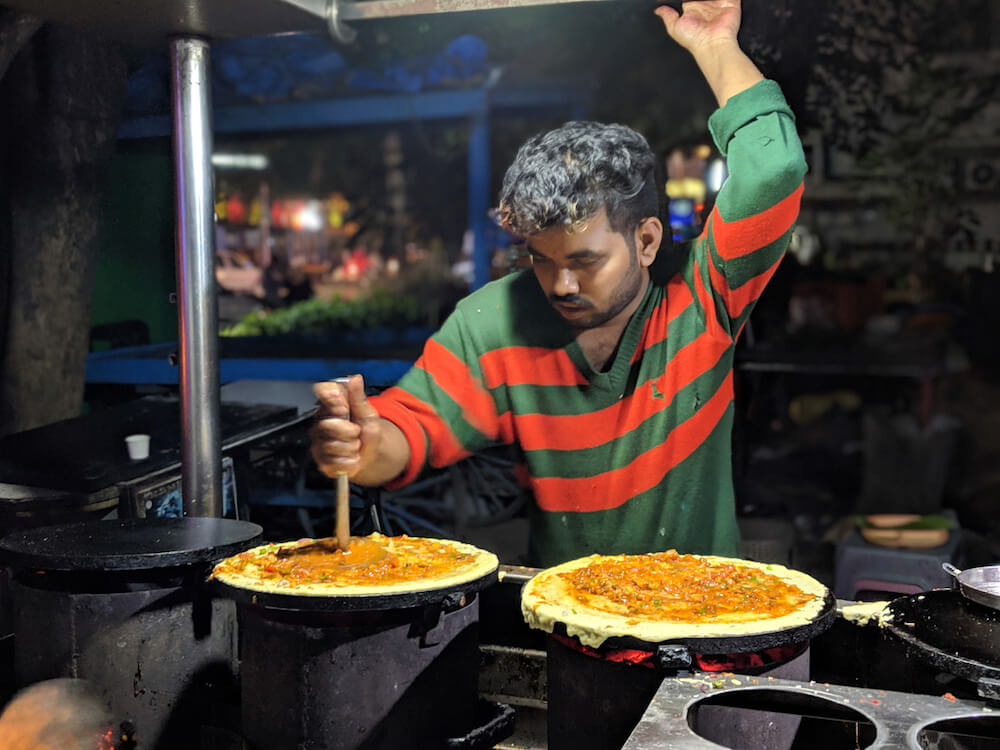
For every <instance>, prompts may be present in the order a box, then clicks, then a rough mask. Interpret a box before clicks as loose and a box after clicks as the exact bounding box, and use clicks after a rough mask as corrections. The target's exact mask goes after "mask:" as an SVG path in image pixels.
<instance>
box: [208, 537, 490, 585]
mask: <svg viewBox="0 0 1000 750" xmlns="http://www.w3.org/2000/svg"><path fill="white" fill-rule="evenodd" d="M383 544H384V551H385V554H384V555H381V554H379V555H369V556H368V559H359V556H358V554H357V553H356V552H355V547H354V546H352V547H351V548H350V549H348V550H347V551H346V552H341V551H339V550H325V549H317V550H316V551H308V552H305V551H304V552H303V553H302V554H298V555H294V556H289V557H281V556H278V555H277V554H276V552H277V550H278V545H265V546H263V547H258V548H256V549H252V550H248V551H247V552H242V553H240V554H238V555H235V556H234V557H231V558H228V559H227V560H225V561H223V562H222V563H220V564H219V565H217V566H216V568H215V570H214V571H213V573H212V576H213V577H216V576H219V575H224V574H227V573H229V574H232V573H247V574H251V575H252V576H253V577H254V578H256V579H257V580H260V581H270V582H273V583H275V584H277V585H279V586H295V585H299V584H310V583H335V584H338V585H350V584H371V583H379V584H381V583H385V584H391V583H395V582H399V581H413V580H419V579H422V578H432V577H435V576H438V575H441V574H444V573H452V572H455V571H459V570H461V569H462V568H463V567H466V566H468V565H471V564H473V563H474V562H475V561H476V559H477V558H476V555H474V554H470V553H467V552H461V551H458V550H456V549H455V548H454V547H451V546H448V545H446V544H441V543H439V542H436V541H435V540H433V539H415V538H412V537H407V536H399V537H392V538H391V539H386V540H385V542H384V543H383ZM371 558H375V559H374V560H372V559H371Z"/></svg>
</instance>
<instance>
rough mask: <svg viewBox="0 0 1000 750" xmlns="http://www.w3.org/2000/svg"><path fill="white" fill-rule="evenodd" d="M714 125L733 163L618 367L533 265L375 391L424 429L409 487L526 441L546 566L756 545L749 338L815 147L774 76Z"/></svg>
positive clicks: (535, 541)
mask: <svg viewBox="0 0 1000 750" xmlns="http://www.w3.org/2000/svg"><path fill="white" fill-rule="evenodd" d="M709 129H710V131H711V133H712V136H713V137H714V139H715V141H716V144H717V145H718V147H719V149H720V151H721V152H722V153H723V155H725V156H726V157H727V160H728V166H729V172H730V177H729V179H728V180H727V181H726V183H725V185H724V186H723V188H722V190H721V191H720V193H719V195H718V199H717V201H716V204H715V206H714V208H713V210H712V213H711V216H710V218H709V220H708V221H707V223H706V226H705V229H704V231H703V232H702V234H701V235H700V236H699V237H698V238H697V239H696V240H695V241H694V243H693V244H692V246H691V248H690V252H689V254H688V256H687V258H686V260H685V262H684V263H683V266H682V268H681V270H680V271H679V272H677V273H676V274H674V275H673V276H672V277H670V278H660V276H661V275H662V274H658V273H657V267H658V266H659V265H660V264H659V263H654V265H653V268H652V283H651V284H650V285H649V286H648V288H647V291H646V294H645V297H644V299H643V301H642V304H641V306H640V307H639V309H638V310H637V311H636V312H635V314H634V315H633V316H632V318H631V320H630V321H629V323H628V325H627V327H626V328H625V331H624V333H623V334H622V340H621V342H620V344H619V346H618V349H617V351H616V353H615V354H614V357H613V360H612V361H611V362H610V363H609V367H608V368H607V369H606V370H605V371H596V370H594V368H593V367H591V365H590V364H589V362H588V361H587V359H586V357H585V356H584V355H583V352H582V351H581V349H580V347H579V345H578V344H577V342H576V340H575V339H574V337H573V334H572V332H571V331H570V329H569V327H568V326H567V325H566V324H565V322H564V321H563V320H562V318H561V317H560V316H559V314H558V313H557V312H556V311H555V310H553V309H552V307H551V305H550V304H549V302H548V301H547V299H546V297H545V295H544V293H543V292H542V290H541V288H540V287H539V285H538V283H537V282H536V280H535V277H534V274H533V273H532V272H531V271H530V269H528V270H525V271H522V272H520V273H517V274H513V275H511V276H508V277H506V278H503V279H500V280H498V281H494V282H492V283H490V284H487V285H486V286H485V287H483V288H482V289H479V290H478V291H476V292H474V293H473V294H471V295H469V296H468V297H466V298H465V299H464V300H462V301H461V302H460V303H459V304H458V306H457V308H456V310H455V312H454V313H453V314H452V315H451V316H450V317H449V318H448V319H447V320H446V321H445V323H444V325H443V326H442V327H441V329H440V330H439V331H438V332H437V333H436V334H435V335H434V336H433V337H432V338H431V339H429V340H428V342H427V344H426V346H425V348H424V351H423V353H422V355H421V356H420V358H419V359H418V361H417V362H416V364H415V365H414V367H413V368H412V369H411V370H410V371H409V372H408V373H407V374H406V375H404V376H403V378H402V379H400V381H399V382H398V383H397V385H396V386H394V387H392V388H390V389H388V390H386V391H385V392H383V393H382V394H380V395H379V396H377V397H374V398H373V399H372V403H373V404H374V405H375V407H376V409H378V411H379V413H380V414H381V415H382V416H383V417H384V418H386V419H388V420H390V421H392V422H393V423H395V424H396V425H397V426H398V427H399V428H400V429H401V430H402V432H403V434H404V435H405V436H406V438H407V441H408V443H409V445H410V450H411V456H410V461H409V463H408V465H407V467H406V469H405V470H404V472H403V474H402V475H401V476H400V477H399V478H398V479H397V480H396V481H395V482H394V483H393V485H392V486H402V485H405V484H407V483H408V482H410V481H412V480H413V479H415V478H416V477H417V476H418V475H419V473H420V472H421V470H422V469H424V468H425V467H427V466H433V467H440V466H444V465H447V464H449V463H452V462H455V461H458V460H460V459H462V458H464V457H466V456H468V455H470V454H472V453H474V452H475V451H477V450H481V449H484V448H486V447H489V446H494V445H499V444H512V445H516V446H518V448H519V450H520V452H521V455H522V456H523V462H524V465H523V468H524V469H525V471H524V477H525V480H526V481H527V483H528V484H529V485H530V488H531V490H532V492H533V494H534V497H535V501H536V502H535V503H534V505H533V507H532V519H531V521H532V523H531V555H532V562H533V564H537V565H543V566H548V565H552V564H556V563H558V562H561V561H564V560H568V559H572V558H575V557H579V556H582V555H585V554H590V553H592V552H597V553H601V554H616V553H638V552H648V551H656V550H664V549H669V548H676V549H678V550H679V551H681V552H692V553H704V554H708V553H711V554H723V555H735V554H737V553H738V542H739V538H738V530H737V526H736V513H735V501H734V495H733V482H732V450H731V434H732V423H733V353H734V347H735V342H736V339H737V337H738V335H739V333H740V331H741V329H742V328H743V326H744V324H745V323H746V321H747V318H748V316H749V315H750V311H751V310H752V308H753V306H754V303H755V302H756V300H757V299H758V297H759V296H760V294H761V292H762V290H763V288H764V286H765V284H766V283H767V281H768V280H769V279H770V277H771V276H772V274H773V273H774V271H775V269H776V268H777V266H778V263H779V262H780V260H781V257H782V255H783V253H784V251H785V248H786V247H787V245H788V241H789V237H790V235H791V230H792V227H793V224H794V222H795V218H796V216H797V214H798V207H799V199H800V196H801V192H802V180H803V176H804V174H805V159H804V157H803V154H802V147H801V144H800V142H799V139H798V136H797V134H796V131H795V123H794V118H793V116H792V113H791V111H790V110H789V109H788V106H787V104H786V103H785V100H784V97H783V96H782V94H781V91H780V89H779V88H778V86H777V85H776V84H775V83H774V82H773V81H762V82H760V83H758V84H757V85H755V86H753V87H752V88H751V89H748V90H747V91H744V92H742V93H740V94H738V95H737V96H734V97H732V98H731V99H730V100H729V101H728V102H727V104H726V105H725V107H722V108H720V109H719V110H717V111H716V112H715V113H714V114H713V115H712V117H711V118H710V119H709ZM675 268H676V264H675Z"/></svg>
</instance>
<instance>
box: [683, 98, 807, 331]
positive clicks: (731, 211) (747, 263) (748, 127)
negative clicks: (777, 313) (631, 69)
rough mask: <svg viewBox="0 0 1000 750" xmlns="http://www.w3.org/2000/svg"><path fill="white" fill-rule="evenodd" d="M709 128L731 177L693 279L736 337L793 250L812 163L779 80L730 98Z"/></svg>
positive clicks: (699, 246)
mask: <svg viewBox="0 0 1000 750" xmlns="http://www.w3.org/2000/svg"><path fill="white" fill-rule="evenodd" d="M708 126H709V130H710V131H711V133H712V137H713V138H714V139H715V143H716V145H717V146H718V148H719V151H720V152H721V153H722V155H723V156H724V157H725V158H726V161H727V166H728V171H729V177H728V178H727V180H726V182H725V184H724V185H723V186H722V189H721V190H720V191H719V195H718V197H717V199H716V202H715V206H714V207H713V209H712V212H711V214H710V216H709V218H708V221H707V222H706V224H705V229H704V230H703V231H702V234H701V236H700V237H698V239H697V240H696V241H695V246H694V262H695V265H694V268H693V269H692V271H693V278H692V279H691V281H692V283H693V286H694V289H693V291H695V293H696V294H698V293H699V291H700V292H701V293H702V294H699V296H703V295H704V293H705V292H706V291H710V297H711V300H712V301H711V305H710V306H711V307H712V308H714V309H706V311H705V313H706V315H712V314H713V313H714V316H715V318H716V320H717V321H718V323H719V325H720V326H721V327H722V329H723V330H724V331H725V333H726V334H727V335H728V336H729V337H730V338H732V339H734V340H735V339H736V338H737V337H738V336H739V333H740V331H741V330H742V329H743V326H744V325H745V324H746V321H747V319H748V318H749V316H750V312H751V311H752V310H753V306H754V304H755V303H756V301H757V300H758V298H759V297H760V295H761V293H762V292H763V290H764V287H765V285H766V284H767V282H768V281H769V280H770V278H771V276H773V274H774V272H775V270H777V267H778V264H779V263H780V262H781V258H782V257H783V256H784V253H785V250H786V249H787V248H788V243H789V241H790V239H791V235H792V229H793V227H794V225H795V220H796V218H797V216H798V212H799V203H800V199H801V196H802V186H803V178H804V176H805V173H806V161H805V156H804V154H803V152H802V144H801V142H800V141H799V137H798V134H797V132H796V130H795V118H794V115H793V114H792V112H791V110H790V109H789V108H788V104H787V103H786V102H785V98H784V95H783V94H782V93H781V89H780V88H779V87H778V84H777V83H775V82H774V81H769V80H765V81H761V82H760V83H758V84H756V85H754V86H752V87H751V88H749V89H747V90H746V91H743V92H741V93H739V94H737V95H736V96H734V97H732V98H731V99H730V100H729V101H728V102H727V103H726V105H725V106H724V107H721V108H720V109H718V110H716V112H714V113H713V114H712V116H711V117H710V118H709V121H708ZM704 296H706V297H707V296H709V295H704Z"/></svg>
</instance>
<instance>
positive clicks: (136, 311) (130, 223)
mask: <svg viewBox="0 0 1000 750" xmlns="http://www.w3.org/2000/svg"><path fill="white" fill-rule="evenodd" d="M105 184H106V192H105V198H104V209H103V215H102V218H101V221H102V224H101V246H100V251H99V254H98V259H97V278H96V281H95V284H94V299H93V310H92V313H91V322H92V324H93V325H100V324H105V323H115V322H118V321H122V320H142V321H144V322H145V323H146V324H147V325H148V326H149V335H150V341H151V342H153V343H156V342H160V341H176V340H177V306H176V305H174V304H171V303H170V300H169V295H170V293H171V292H173V291H174V290H175V289H176V271H175V265H174V215H173V196H174V187H173V176H172V161H171V154H170V142H169V140H168V139H166V138H163V139H156V140H149V141H142V142H138V141H131V142H128V141H127V142H121V143H120V144H119V147H118V150H117V151H116V153H115V156H114V158H113V159H112V161H111V166H110V169H109V173H108V176H107V182H106V183H105Z"/></svg>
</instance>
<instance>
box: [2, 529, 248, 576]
mask: <svg viewBox="0 0 1000 750" xmlns="http://www.w3.org/2000/svg"><path fill="white" fill-rule="evenodd" d="M262 533H263V529H261V527H260V526H258V525H257V524H255V523H249V522H247V521H234V520H230V519H228V518H148V519H144V518H130V519H118V520H107V521H83V522H80V523H69V524H61V525H58V526H41V527H38V528H35V529H29V530H27V531H19V532H16V533H14V534H10V535H8V536H5V537H4V538H3V539H0V557H2V558H3V560H4V562H5V564H7V565H10V566H11V567H14V568H19V569H29V570H50V571H73V572H78V571H80V572H82V571H102V570H117V571H127V570H128V571H139V570H152V569H156V568H169V567H176V566H180V565H193V564H197V563H210V562H215V561H217V560H221V559H222V558H224V557H229V556H230V555H234V554H236V553H237V552H242V551H243V550H244V549H247V548H248V547H251V546H253V545H254V544H255V543H256V542H258V541H259V540H260V537H261V534H262Z"/></svg>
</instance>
